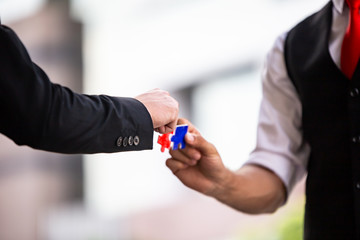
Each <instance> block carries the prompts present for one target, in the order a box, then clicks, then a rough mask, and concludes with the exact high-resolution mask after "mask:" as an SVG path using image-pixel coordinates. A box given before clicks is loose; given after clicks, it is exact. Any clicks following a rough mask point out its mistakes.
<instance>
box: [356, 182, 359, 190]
mask: <svg viewBox="0 0 360 240" xmlns="http://www.w3.org/2000/svg"><path fill="white" fill-rule="evenodd" d="M356 189H358V190H360V182H357V183H356Z"/></svg>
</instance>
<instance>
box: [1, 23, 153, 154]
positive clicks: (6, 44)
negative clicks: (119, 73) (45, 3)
mask: <svg viewBox="0 0 360 240" xmlns="http://www.w3.org/2000/svg"><path fill="white" fill-rule="evenodd" d="M0 111H1V114H0V132H1V133H3V134H4V135H6V136H8V137H9V138H10V139H12V140H13V141H14V142H15V143H16V144H18V145H28V146H30V147H32V148H36V149H41V150H46V151H52V152H59V153H104V152H120V151H135V150H144V149H151V148H152V146H153V125H152V120H151V117H150V114H149V112H148V111H147V109H146V107H145V106H144V105H143V104H142V103H141V102H139V101H137V100H136V99H133V98H120V97H111V96H106V95H92V96H90V95H84V94H77V93H75V92H73V91H71V90H70V89H68V88H66V87H63V86H60V85H58V84H53V83H52V82H51V81H50V80H49V78H48V76H47V75H46V74H45V72H44V71H43V70H42V69H41V68H40V67H39V66H37V65H36V64H35V63H33V62H32V61H31V58H30V56H29V55H28V53H27V51H26V48H25V47H24V46H23V44H22V42H21V41H20V39H19V38H18V37H17V35H16V34H15V33H14V32H13V31H12V30H11V29H10V28H8V27H6V26H3V25H0Z"/></svg>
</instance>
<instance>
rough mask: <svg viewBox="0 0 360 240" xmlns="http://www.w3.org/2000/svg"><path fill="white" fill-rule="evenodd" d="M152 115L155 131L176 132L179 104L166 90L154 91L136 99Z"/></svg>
mask: <svg viewBox="0 0 360 240" xmlns="http://www.w3.org/2000/svg"><path fill="white" fill-rule="evenodd" d="M135 99H137V100H138V101H140V102H141V103H142V104H144V105H145V107H146V108H147V110H148V112H149V113H150V116H151V119H152V121H153V126H154V129H155V131H157V132H159V133H169V132H172V131H174V130H175V128H176V122H177V119H178V113H179V103H178V102H177V101H176V100H175V99H174V98H172V97H171V96H170V94H169V93H168V92H166V91H164V90H160V89H154V90H151V91H148V92H146V93H143V94H141V95H139V96H137V97H135Z"/></svg>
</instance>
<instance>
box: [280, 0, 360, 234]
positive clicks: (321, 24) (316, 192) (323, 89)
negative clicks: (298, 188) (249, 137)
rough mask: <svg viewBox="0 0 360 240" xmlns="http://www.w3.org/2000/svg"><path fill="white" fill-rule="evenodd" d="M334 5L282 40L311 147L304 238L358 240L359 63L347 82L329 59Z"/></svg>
mask: <svg viewBox="0 0 360 240" xmlns="http://www.w3.org/2000/svg"><path fill="white" fill-rule="evenodd" d="M332 7H333V4H332V2H329V3H328V4H327V5H326V6H325V7H324V8H323V9H322V10H320V11H319V12H317V13H315V14H314V15H312V16H310V17H308V18H307V19H305V20H304V21H302V22H301V23H299V24H298V25H297V26H296V27H294V28H293V29H292V30H291V31H290V32H289V34H288V37H287V39H286V42H285V62H286V67H287V71H288V74H289V77H290V79H291V81H292V82H293V84H294V86H295V88H296V90H297V92H298V94H299V97H300V100H301V103H302V111H303V118H302V124H303V132H304V138H305V139H306V141H307V142H308V143H309V144H310V147H311V154H310V159H309V164H308V177H307V182H306V206H305V233H304V238H305V239H306V240H310V239H311V240H323V239H339V240H347V239H360V64H358V66H357V69H356V71H355V74H354V76H353V79H351V80H349V79H347V78H346V77H345V76H344V75H343V73H342V72H341V70H339V69H338V67H337V66H336V64H335V63H334V62H333V60H332V58H331V56H330V53H329V49H328V46H329V36H330V31H331V23H332ZM359 44H360V43H359Z"/></svg>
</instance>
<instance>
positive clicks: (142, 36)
mask: <svg viewBox="0 0 360 240" xmlns="http://www.w3.org/2000/svg"><path fill="white" fill-rule="evenodd" d="M326 2H327V1H325V0H302V1H295V0H258V1H245V0H121V1H118V0H102V1H98V0H0V16H1V21H2V24H4V25H8V26H10V27H12V28H13V29H14V30H15V31H16V32H17V34H18V35H19V37H20V38H21V39H22V40H23V42H24V44H25V46H26V47H27V49H28V50H29V52H30V55H31V57H32V59H33V61H34V62H36V63H37V64H38V65H40V66H41V67H42V68H43V69H44V70H45V71H46V72H47V73H48V75H49V76H50V79H51V80H52V81H53V82H57V83H60V84H62V85H65V86H68V87H70V88H71V89H73V90H74V91H76V92H82V93H87V94H108V95H115V96H129V97H133V96H136V95H137V94H140V93H142V92H144V91H147V90H150V89H153V88H156V87H158V88H162V89H166V90H168V91H170V93H171V94H172V95H173V96H174V97H175V98H177V99H178V101H179V102H180V109H181V112H180V116H182V117H186V118H188V119H190V120H191V121H192V122H193V123H194V124H195V125H196V126H197V127H198V128H199V130H200V131H201V132H202V134H203V135H204V136H205V137H206V138H207V139H208V140H209V141H210V142H212V143H214V144H215V145H216V147H217V149H218V150H219V152H220V154H221V156H222V158H223V160H224V163H225V165H226V166H227V167H228V168H230V169H233V170H235V169H237V168H239V167H240V166H241V165H242V164H243V163H244V161H246V159H247V156H248V154H249V153H250V151H251V150H252V148H253V147H254V144H255V135H256V122H257V115H258V106H259V103H260V99H261V80H260V74H261V67H262V64H263V60H264V58H265V56H266V53H267V51H268V50H269V49H270V47H271V46H272V44H273V43H274V41H275V39H276V37H277V36H278V35H279V34H281V33H283V32H284V31H287V30H288V29H289V28H291V27H292V26H293V25H294V24H295V23H296V22H298V21H300V20H301V19H303V18H304V17H305V16H307V15H309V14H311V13H312V12H314V11H316V10H318V9H320V8H321V7H322V5H324V4H325V3H326ZM157 136H158V135H157V134H155V136H154V150H152V151H143V152H132V153H118V154H95V155H86V156H80V155H61V154H52V153H46V152H42V151H35V150H32V149H30V148H28V147H19V146H16V145H15V144H14V143H13V142H12V141H10V140H9V139H7V138H6V137H4V136H3V135H0V239H6V240H37V239H40V240H64V239H67V240H83V239H84V240H199V239H201V240H203V239H204V240H240V239H249V240H260V239H261V240H285V239H289V240H296V239H301V234H302V219H303V207H304V184H303V181H302V182H301V183H299V184H298V185H297V186H296V188H295V190H294V191H293V192H292V194H291V196H290V199H289V200H288V203H287V204H286V206H284V207H282V208H281V209H280V210H278V211H277V212H276V213H275V214H273V215H260V216H249V215H245V214H242V213H239V212H236V211H235V210H233V209H231V208H229V207H227V206H225V205H223V204H221V203H219V202H217V201H216V200H214V199H211V198H208V197H205V196H202V195H200V194H198V193H196V192H194V191H192V190H189V189H187V188H186V187H184V186H183V185H182V184H181V183H180V182H179V181H178V180H177V179H176V178H175V177H174V176H173V175H172V173H171V172H170V171H169V170H168V169H167V168H166V167H165V160H166V158H167V157H168V156H169V155H168V153H167V152H165V153H161V152H160V146H159V145H158V144H156V139H157Z"/></svg>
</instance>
